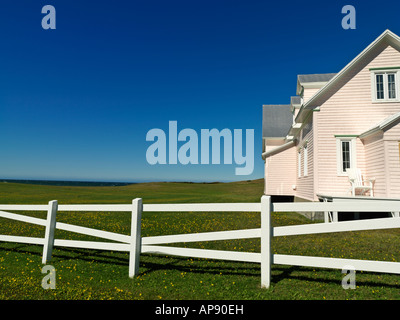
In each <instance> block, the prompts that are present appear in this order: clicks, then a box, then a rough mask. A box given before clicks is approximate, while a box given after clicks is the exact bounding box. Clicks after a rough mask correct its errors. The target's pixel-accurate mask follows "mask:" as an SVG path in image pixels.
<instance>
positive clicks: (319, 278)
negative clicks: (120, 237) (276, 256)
mask: <svg viewBox="0 0 400 320" xmlns="http://www.w3.org/2000/svg"><path fill="white" fill-rule="evenodd" d="M36 247H37V246H32V245H26V244H18V245H13V246H12V247H11V246H8V245H7V246H5V247H1V248H0V252H1V251H3V252H17V253H26V254H31V255H34V256H38V257H41V256H42V252H41V249H39V250H35V248H36ZM37 248H39V247H37ZM76 259H79V260H83V261H87V262H97V263H101V264H107V265H118V266H124V267H125V266H126V267H128V265H129V256H128V253H126V252H116V251H112V252H110V251H103V250H94V249H77V248H66V247H63V248H55V250H54V252H53V261H54V262H57V260H62V261H66V260H76ZM192 262H193V263H192ZM50 263H51V262H50ZM140 269H142V270H143V269H145V270H144V271H141V272H140V273H139V274H138V277H140V276H142V275H144V274H147V275H148V274H151V273H153V272H157V271H161V270H170V271H171V270H176V271H178V272H187V273H194V274H212V275H220V274H222V275H241V276H249V277H256V278H259V277H260V275H261V271H260V265H259V264H254V263H248V262H236V261H222V260H214V259H198V258H187V257H179V256H164V255H151V254H143V255H142V256H141V263H140ZM316 270H318V271H316ZM271 271H272V275H271V283H272V284H275V285H276V284H278V283H279V282H281V281H286V280H289V279H292V280H300V281H307V282H315V283H318V284H321V283H325V284H339V285H341V281H342V279H343V276H344V274H342V273H341V271H340V270H338V269H315V268H308V267H297V266H282V265H273V266H272V270H271ZM316 272H318V273H319V275H315V273H316ZM296 273H301V274H296ZM306 273H308V275H307V274H306ZM364 274H370V275H373V274H375V275H376V277H378V275H379V273H367V272H366V273H364ZM356 276H357V273H356ZM356 281H357V283H358V284H360V285H362V286H371V287H377V286H379V287H384V288H393V289H400V282H399V283H397V284H390V283H384V282H381V281H379V280H378V281H376V282H375V281H370V280H366V279H361V280H360V279H358V280H356Z"/></svg>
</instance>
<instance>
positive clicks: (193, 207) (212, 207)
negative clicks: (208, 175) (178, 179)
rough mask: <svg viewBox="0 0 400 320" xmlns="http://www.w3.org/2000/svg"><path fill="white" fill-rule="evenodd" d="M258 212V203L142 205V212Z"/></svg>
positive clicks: (259, 207) (259, 208)
mask: <svg viewBox="0 0 400 320" xmlns="http://www.w3.org/2000/svg"><path fill="white" fill-rule="evenodd" d="M260 210H261V206H260V203H184V204H144V205H143V211H144V212H150V211H156V212H183V211H188V212H260Z"/></svg>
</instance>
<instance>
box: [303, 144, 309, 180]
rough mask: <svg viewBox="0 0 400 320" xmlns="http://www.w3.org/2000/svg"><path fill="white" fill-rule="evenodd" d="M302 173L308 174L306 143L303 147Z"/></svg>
mask: <svg viewBox="0 0 400 320" xmlns="http://www.w3.org/2000/svg"><path fill="white" fill-rule="evenodd" d="M303 175H304V176H305V177H307V176H308V148H307V145H304V147H303Z"/></svg>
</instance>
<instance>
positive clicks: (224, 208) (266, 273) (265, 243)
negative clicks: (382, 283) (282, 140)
mask: <svg viewBox="0 0 400 320" xmlns="http://www.w3.org/2000/svg"><path fill="white" fill-rule="evenodd" d="M0 210H25V211H26V210H35V211H40V210H42V211H47V219H46V220H44V219H38V218H34V217H28V216H24V215H19V214H15V213H9V212H5V211H0V217H3V218H9V219H13V220H18V221H24V222H28V223H33V224H37V225H42V226H45V227H46V232H45V238H43V239H42V238H31V237H19V236H6V235H0V241H9V242H22V243H29V244H39V245H43V258H42V262H43V263H46V262H47V261H49V260H50V258H51V253H52V249H53V246H65V247H75V248H87V249H101V250H113V251H127V252H129V253H130V254H129V277H133V276H134V275H136V274H138V271H139V261H140V253H155V254H165V255H177V256H184V257H193V258H208V259H222V260H229V261H244V262H255V263H260V264H261V286H262V287H265V288H268V287H269V286H270V279H271V265H272V264H282V265H295V266H307V267H321V268H334V269H343V267H344V266H348V265H351V266H353V267H354V268H355V269H356V270H363V271H372V272H385V273H395V274H400V262H387V261H369V260H355V259H338V258H326V257H312V256H298V255H282V254H272V253H271V238H272V237H279V236H290V235H304V234H318V233H328V232H345V231H362V230H377V229H391V228H399V227H400V218H399V214H398V212H399V211H400V208H399V202H396V201H374V202H369V203H362V202H307V203H271V197H269V196H263V197H262V198H261V202H260V203H215V204H214V203H206V204H144V205H142V199H134V200H133V201H132V205H119V204H116V205H58V204H57V201H50V202H49V204H48V205H0ZM57 211H129V212H131V213H132V219H131V235H130V236H128V235H123V234H118V233H113V232H108V231H102V230H96V229H92V228H87V227H80V226H75V225H71V224H66V223H61V222H56V213H57ZM151 211H153V212H200V213H201V212H239V213H240V212H260V214H261V227H260V228H255V229H245V230H230V231H215V232H204V233H190V234H176V235H161V236H152V237H141V223H140V222H141V216H142V212H151ZM274 211H275V212H310V211H311V212H335V213H336V212H339V211H341V212H351V211H355V212H394V213H395V214H393V217H388V218H382V219H369V220H357V221H343V222H332V223H313V224H304V225H293V226H280V227H272V226H271V212H274ZM56 228H57V229H60V230H66V231H72V232H78V233H82V234H86V235H91V236H97V237H100V238H104V239H108V240H112V241H117V242H119V243H109V242H95V241H76V240H61V239H54V230H55V229H56ZM250 238H261V252H259V253H255V252H238V251H223V250H207V249H194V248H182V247H170V246H161V245H162V244H166V243H179V242H197V241H217V240H233V239H250Z"/></svg>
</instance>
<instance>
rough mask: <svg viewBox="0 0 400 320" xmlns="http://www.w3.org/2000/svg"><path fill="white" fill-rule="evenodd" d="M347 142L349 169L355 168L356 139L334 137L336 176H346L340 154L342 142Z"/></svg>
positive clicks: (341, 154) (341, 153)
mask: <svg viewBox="0 0 400 320" xmlns="http://www.w3.org/2000/svg"><path fill="white" fill-rule="evenodd" d="M344 141H346V142H349V143H350V145H349V151H350V168H351V169H354V168H357V152H356V143H357V141H356V137H351V136H349V137H346V136H340V137H336V159H337V161H336V163H337V175H338V176H347V173H346V172H344V171H343V152H342V142H344Z"/></svg>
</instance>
